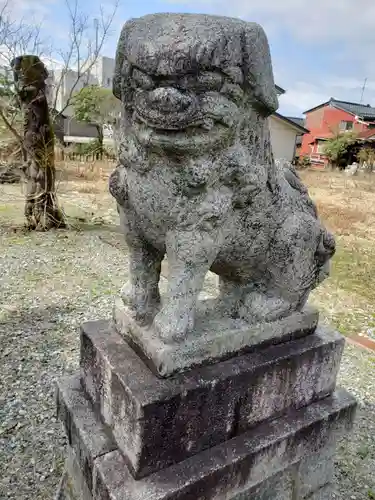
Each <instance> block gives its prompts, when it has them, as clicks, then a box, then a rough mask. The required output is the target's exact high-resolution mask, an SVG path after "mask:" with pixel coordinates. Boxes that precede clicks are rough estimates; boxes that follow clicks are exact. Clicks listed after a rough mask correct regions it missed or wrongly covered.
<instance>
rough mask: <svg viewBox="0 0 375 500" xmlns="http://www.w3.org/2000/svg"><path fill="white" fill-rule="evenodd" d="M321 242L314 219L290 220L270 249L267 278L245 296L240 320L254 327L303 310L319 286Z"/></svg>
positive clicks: (276, 235) (280, 230)
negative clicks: (319, 247)
mask: <svg viewBox="0 0 375 500" xmlns="http://www.w3.org/2000/svg"><path fill="white" fill-rule="evenodd" d="M320 239H321V230H320V226H319V225H318V224H317V223H316V220H315V219H313V218H311V217H308V216H306V218H304V219H303V220H301V216H299V217H297V216H294V215H292V216H290V217H288V219H287V220H286V221H284V224H283V225H282V226H281V227H280V228H279V230H278V231H277V233H276V234H275V238H274V240H273V243H272V248H270V249H269V255H270V258H269V265H268V266H267V275H266V276H265V277H264V280H262V281H260V282H259V283H257V284H255V286H253V287H252V289H251V290H249V293H248V294H246V296H244V298H243V302H242V305H241V306H240V308H239V315H240V317H242V318H244V319H246V320H247V321H249V322H252V323H254V322H262V321H276V320H278V319H281V318H284V317H286V316H288V315H289V314H292V313H293V312H296V311H299V310H301V309H302V308H303V306H304V305H305V304H306V302H307V299H308V296H309V293H310V291H311V290H312V289H313V288H314V287H315V285H316V283H317V279H318V274H319V269H320V268H319V265H318V262H317V259H316V252H317V248H318V246H319V242H320Z"/></svg>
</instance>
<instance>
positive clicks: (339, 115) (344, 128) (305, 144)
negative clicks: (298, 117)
mask: <svg viewBox="0 0 375 500" xmlns="http://www.w3.org/2000/svg"><path fill="white" fill-rule="evenodd" d="M304 115H305V116H306V118H305V127H306V128H307V129H308V130H309V132H308V133H306V134H304V136H303V139H302V145H301V152H300V154H301V156H308V157H309V158H310V159H311V162H312V163H313V164H314V165H321V166H325V165H326V164H327V162H328V160H327V158H326V157H325V155H324V145H325V143H326V141H327V140H328V139H330V138H332V137H333V136H335V135H337V133H340V132H341V133H347V132H356V133H357V134H359V136H360V135H361V134H365V135H366V133H367V131H368V130H371V129H372V128H375V107H372V106H371V105H370V104H361V103H356V102H348V101H339V100H337V99H334V98H333V97H332V98H331V99H330V100H329V101H327V102H324V103H322V104H319V105H318V106H315V107H314V108H311V109H309V110H307V111H305V112H304ZM374 132H375V130H374ZM370 135H372V134H371V133H370Z"/></svg>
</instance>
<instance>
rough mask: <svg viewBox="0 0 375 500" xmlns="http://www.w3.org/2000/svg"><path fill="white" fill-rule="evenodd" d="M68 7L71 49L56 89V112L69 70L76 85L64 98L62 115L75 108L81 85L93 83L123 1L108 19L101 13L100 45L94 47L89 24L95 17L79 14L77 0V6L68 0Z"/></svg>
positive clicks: (116, 2) (98, 42) (74, 2)
mask: <svg viewBox="0 0 375 500" xmlns="http://www.w3.org/2000/svg"><path fill="white" fill-rule="evenodd" d="M66 4H67V8H68V12H69V17H70V33H69V35H70V36H69V38H70V45H69V49H68V51H67V52H66V54H63V55H62V56H63V57H62V59H63V62H64V68H63V69H62V70H61V75H60V78H59V81H58V82H57V84H56V87H55V98H54V103H53V107H54V108H56V107H57V106H56V105H57V99H58V95H59V92H60V91H61V88H62V84H63V80H64V78H65V75H66V74H67V73H68V71H69V69H72V70H74V71H75V78H74V82H73V84H72V85H71V86H70V89H69V91H68V95H67V96H64V97H65V105H64V106H63V108H62V109H61V110H60V111H59V114H60V115H61V114H63V113H64V111H65V110H66V109H67V108H68V107H69V106H70V105H71V101H72V97H73V95H74V94H75V93H76V92H77V91H78V90H79V84H80V83H82V82H84V83H89V78H90V74H91V70H92V68H93V67H94V65H95V63H96V62H97V60H98V58H99V56H100V54H101V51H102V49H103V46H104V43H105V41H106V40H107V38H108V37H109V35H110V29H111V26H112V23H113V20H114V18H115V15H116V12H117V9H118V6H119V0H115V3H114V5H113V9H112V10H111V12H110V14H109V15H107V16H105V14H104V11H103V8H101V9H100V16H101V22H100V26H98V27H97V29H98V31H99V30H100V33H99V32H98V33H95V40H96V43H95V46H94V47H93V46H92V42H91V38H93V37H91V36H90V34H91V33H90V25H89V20H90V17H91V15H90V16H89V15H87V14H86V13H84V12H82V11H80V10H79V6H78V1H77V0H73V3H70V2H69V0H66ZM85 80H87V81H85Z"/></svg>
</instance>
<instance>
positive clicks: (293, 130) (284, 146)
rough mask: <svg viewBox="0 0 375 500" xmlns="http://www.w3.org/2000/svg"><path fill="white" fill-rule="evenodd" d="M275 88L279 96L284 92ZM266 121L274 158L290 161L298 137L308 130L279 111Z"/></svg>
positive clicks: (294, 154) (292, 157) (293, 156)
mask: <svg viewBox="0 0 375 500" xmlns="http://www.w3.org/2000/svg"><path fill="white" fill-rule="evenodd" d="M276 90H277V93H278V95H279V96H280V95H282V94H285V90H284V89H282V88H281V87H278V86H277V85H276ZM268 121H269V127H270V134H271V144H272V151H273V156H274V158H275V159H276V160H287V161H289V162H292V161H293V160H294V158H295V156H296V145H297V141H298V138H299V137H301V136H302V135H303V134H306V133H307V132H308V130H306V129H305V128H304V127H303V126H301V125H300V124H298V123H296V122H295V121H293V120H292V119H290V118H287V117H286V116H283V115H280V114H279V113H273V115H271V116H270V117H269V119H268Z"/></svg>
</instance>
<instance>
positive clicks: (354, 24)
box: [0, 0, 375, 116]
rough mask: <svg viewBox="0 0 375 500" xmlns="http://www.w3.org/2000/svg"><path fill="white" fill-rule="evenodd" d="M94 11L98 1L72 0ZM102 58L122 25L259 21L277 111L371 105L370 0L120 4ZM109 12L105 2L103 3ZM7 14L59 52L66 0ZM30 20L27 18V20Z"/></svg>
mask: <svg viewBox="0 0 375 500" xmlns="http://www.w3.org/2000/svg"><path fill="white" fill-rule="evenodd" d="M2 1H3V0H0V5H1V2H2ZM78 1H80V2H81V3H80V5H81V8H82V10H85V11H86V12H88V13H89V14H91V15H93V16H94V15H95V12H98V9H99V6H100V1H99V0H78ZM120 1H121V2H122V4H121V6H120V8H119V10H118V13H117V15H116V19H115V22H114V25H113V34H112V38H111V39H110V40H109V41H108V43H107V44H106V47H105V51H104V52H105V55H108V56H111V57H113V56H114V53H115V47H116V42H117V38H118V35H119V31H120V29H121V26H122V24H123V22H125V21H126V20H127V19H128V18H130V17H138V16H141V15H144V14H147V13H152V12H168V11H169V12H204V13H215V14H222V15H229V16H233V17H240V18H242V19H245V20H249V21H255V22H259V23H260V24H261V25H262V26H263V27H264V28H265V30H266V32H267V34H268V38H269V42H270V45H271V53H272V58H273V65H274V73H275V81H276V83H277V84H278V85H280V86H281V87H283V88H284V89H285V90H286V91H287V93H286V94H285V95H284V96H282V97H281V98H280V110H279V111H280V112H281V113H283V114H286V115H294V116H301V114H302V112H303V111H305V110H306V109H308V108H311V107H313V106H316V105H318V104H320V103H321V102H324V101H325V100H327V99H329V98H330V97H335V98H336V99H341V100H351V101H356V102H359V101H360V99H361V94H362V86H363V83H364V80H365V78H367V79H368V80H367V86H366V90H365V93H364V99H363V100H364V103H365V104H368V103H371V104H374V105H375V62H374V61H375V58H374V53H375V28H374V25H375V0H357V1H356V2H354V0H315V1H311V0H164V1H162V0H128V1H125V0H120ZM103 3H104V4H105V6H106V8H107V9H110V0H104V1H103ZM11 6H12V9H13V12H17V13H18V14H19V15H20V14H22V15H25V16H26V17H28V16H30V15H31V12H33V16H35V15H36V16H37V17H38V19H43V31H44V33H45V34H46V36H47V35H48V36H51V37H52V39H53V44H54V45H57V46H58V45H59V44H61V46H63V44H64V43H65V42H66V35H67V30H68V26H69V24H68V16H67V8H66V3H65V0H12V2H11ZM29 18H31V17H29Z"/></svg>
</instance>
